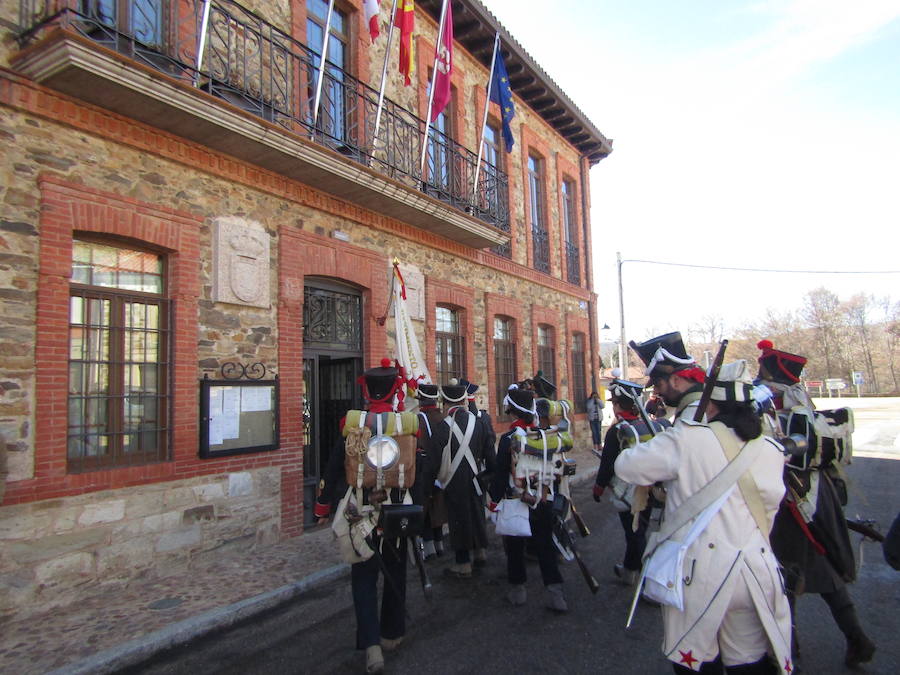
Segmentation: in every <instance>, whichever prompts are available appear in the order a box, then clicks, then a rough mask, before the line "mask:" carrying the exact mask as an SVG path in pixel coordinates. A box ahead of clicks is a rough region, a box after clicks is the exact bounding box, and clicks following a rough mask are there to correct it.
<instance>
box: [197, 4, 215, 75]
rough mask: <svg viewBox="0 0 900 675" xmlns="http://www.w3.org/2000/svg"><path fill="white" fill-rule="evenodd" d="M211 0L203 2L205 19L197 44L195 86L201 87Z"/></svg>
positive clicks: (203, 19) (201, 21) (201, 25)
mask: <svg viewBox="0 0 900 675" xmlns="http://www.w3.org/2000/svg"><path fill="white" fill-rule="evenodd" d="M210 5H212V1H211V0H204V1H203V18H202V19H201V20H200V40H199V42H198V44H197V72H196V73H194V86H195V87H199V86H200V69H201V68H202V67H203V50H204V49H206V33H207V31H208V30H209V8H210Z"/></svg>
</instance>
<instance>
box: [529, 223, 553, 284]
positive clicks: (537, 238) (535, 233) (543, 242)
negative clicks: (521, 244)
mask: <svg viewBox="0 0 900 675" xmlns="http://www.w3.org/2000/svg"><path fill="white" fill-rule="evenodd" d="M531 252H532V260H533V261H534V269H536V270H537V271H538V272H543V273H544V274H550V239H549V237H548V236H547V230H545V229H543V228H541V227H536V226H534V225H532V226H531Z"/></svg>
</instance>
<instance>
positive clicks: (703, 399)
mask: <svg viewBox="0 0 900 675" xmlns="http://www.w3.org/2000/svg"><path fill="white" fill-rule="evenodd" d="M727 348H728V340H722V342H721V343H720V344H719V351H718V352H717V353H716V358H715V360H714V361H713V363H712V366H711V367H710V369H709V373H708V374H707V376H706V381H705V382H704V383H703V394H702V395H701V396H700V403H699V404H698V405H697V412H696V413H694V421H695V422H702V421H703V416H704V415H705V414H706V408H707V407H708V406H709V400H710V399H711V398H712V393H713V389H714V388H715V386H716V379H717V378H718V377H719V370H721V368H722V361H724V360H725V350H726V349H727Z"/></svg>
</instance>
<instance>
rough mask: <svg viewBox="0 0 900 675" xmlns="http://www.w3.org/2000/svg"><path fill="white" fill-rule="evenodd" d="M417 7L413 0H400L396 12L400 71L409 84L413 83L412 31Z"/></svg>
mask: <svg viewBox="0 0 900 675" xmlns="http://www.w3.org/2000/svg"><path fill="white" fill-rule="evenodd" d="M415 9H416V8H415V3H414V2H413V0H399V1H398V3H397V12H396V13H395V14H394V25H395V26H397V28H399V29H400V72H401V73H403V76H404V78H405V79H404V82H403V83H404V85H407V86H409V85H410V84H411V83H412V80H411V79H410V74H411V73H412V67H413V54H412V32H413V22H414V20H415Z"/></svg>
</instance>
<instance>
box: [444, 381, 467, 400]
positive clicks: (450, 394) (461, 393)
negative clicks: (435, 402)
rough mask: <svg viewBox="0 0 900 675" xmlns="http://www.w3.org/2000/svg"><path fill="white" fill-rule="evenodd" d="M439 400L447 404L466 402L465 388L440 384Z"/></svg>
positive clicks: (458, 385) (457, 385) (459, 385)
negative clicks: (441, 399)
mask: <svg viewBox="0 0 900 675" xmlns="http://www.w3.org/2000/svg"><path fill="white" fill-rule="evenodd" d="M441 398H443V399H444V401H446V402H447V403H462V402H463V401H465V400H466V388H465V387H464V386H463V385H461V384H442V385H441Z"/></svg>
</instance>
